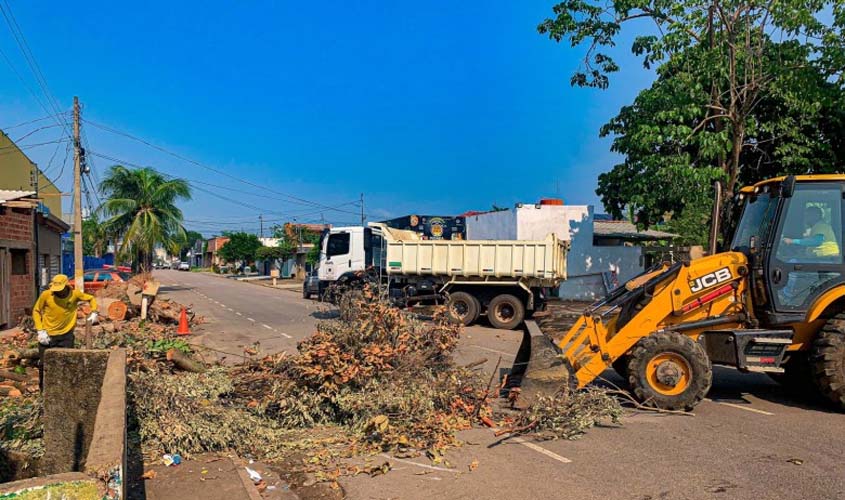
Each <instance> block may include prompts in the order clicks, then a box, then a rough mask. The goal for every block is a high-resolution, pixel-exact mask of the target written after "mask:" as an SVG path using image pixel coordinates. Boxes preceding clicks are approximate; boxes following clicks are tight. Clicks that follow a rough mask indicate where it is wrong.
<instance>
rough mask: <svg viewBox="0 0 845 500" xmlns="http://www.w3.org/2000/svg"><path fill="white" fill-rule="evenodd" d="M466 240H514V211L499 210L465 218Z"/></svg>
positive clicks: (515, 226)
mask: <svg viewBox="0 0 845 500" xmlns="http://www.w3.org/2000/svg"><path fill="white" fill-rule="evenodd" d="M466 225H467V239H468V240H515V239H517V238H516V234H517V229H516V228H517V222H516V212H514V211H513V210H501V211H499V212H487V213H483V214H478V215H471V216H469V217H467V218H466Z"/></svg>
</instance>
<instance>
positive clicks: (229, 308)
mask: <svg viewBox="0 0 845 500" xmlns="http://www.w3.org/2000/svg"><path fill="white" fill-rule="evenodd" d="M226 309H228V310H230V311H232V312H235V310H234V309H232V308H231V307H227V308H226Z"/></svg>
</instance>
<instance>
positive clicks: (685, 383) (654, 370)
mask: <svg viewBox="0 0 845 500" xmlns="http://www.w3.org/2000/svg"><path fill="white" fill-rule="evenodd" d="M630 358H631V359H630V360H629V361H628V382H629V383H630V385H631V389H632V390H633V392H634V395H635V396H636V397H637V399H639V400H640V401H642V402H644V403H645V404H652V405H655V406H657V407H658V408H662V409H665V410H691V409H692V408H693V407H695V405H697V404H698V403H699V402H700V401H701V400H702V399H703V398H704V396H706V395H707V391H709V390H710V384H711V383H712V382H713V368H712V366H711V364H710V359H709V358H708V357H707V353H706V352H705V351H704V348H703V347H702V346H701V345H700V344H698V343H697V342H694V341H693V340H692V339H691V338H689V337H687V336H686V335H683V334H680V333H677V332H664V333H654V334H651V335H649V336H648V337H645V338H643V339H640V341H639V342H637V344H636V345H635V346H634V348H633V349H632V350H631V354H630Z"/></svg>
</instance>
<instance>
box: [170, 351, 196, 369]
mask: <svg viewBox="0 0 845 500" xmlns="http://www.w3.org/2000/svg"><path fill="white" fill-rule="evenodd" d="M167 360H168V361H170V362H172V363H173V364H174V365H175V366H176V368H179V369H180V370H184V371H186V372H192V373H203V372H205V366H204V365H203V364H202V363H200V362H198V361H195V360H193V359H191V358H190V356H188V355H186V354H183V353H182V351H180V350H179V349H170V350H169V351H167Z"/></svg>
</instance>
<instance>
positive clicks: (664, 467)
mask: <svg viewBox="0 0 845 500" xmlns="http://www.w3.org/2000/svg"><path fill="white" fill-rule="evenodd" d="M157 275H158V277H159V278H160V279H161V281H162V283H163V285H167V287H166V288H164V290H166V291H167V293H170V294H173V296H174V298H176V299H177V300H184V301H186V302H193V304H194V306H195V309H196V310H197V312H198V313H199V314H203V315H206V316H207V317H208V319H209V322H208V323H207V324H206V325H204V327H203V333H202V338H203V342H204V343H207V344H208V345H211V346H217V347H219V348H220V349H221V350H223V349H224V348H225V349H231V350H234V351H235V352H240V351H239V350H238V349H239V348H240V347H239V346H243V345H248V344H250V343H251V342H253V341H254V340H258V341H260V342H261V348H262V350H264V351H265V352H272V351H273V350H288V351H290V350H293V349H295V345H296V341H297V340H299V339H302V338H303V337H305V336H307V335H308V334H309V333H310V332H312V331H313V327H314V324H315V323H316V321H317V320H318V319H319V318H320V317H324V316H325V315H327V314H330V311H328V310H326V309H325V308H324V306H321V305H320V304H319V303H317V302H314V301H306V300H303V299H302V298H301V295H300V294H299V293H296V292H294V291H284V290H273V289H269V288H265V287H260V286H256V285H251V284H246V283H239V282H234V281H232V280H226V279H223V278H219V277H215V276H208V275H202V274H193V273H178V272H176V271H158V272H157ZM171 285H175V286H171ZM185 297H193V299H192V300H187V299H185ZM221 304H222V305H221ZM229 308H231V309H232V310H231V311H230V310H229ZM237 312H240V313H241V314H240V315H238V314H237ZM249 318H252V319H253V320H255V321H250V320H249ZM283 334H284V335H283ZM288 336H289V337H291V338H287V337H288ZM520 339H521V333H520V332H509V331H503V330H495V329H492V328H484V327H480V326H474V327H470V328H467V329H466V331H465V332H464V335H463V337H462V339H461V346H460V348H459V352H458V354H457V357H458V358H459V361H460V362H469V361H474V360H478V359H481V358H486V359H487V362H486V363H485V365H484V369H485V370H487V371H488V373H489V372H490V371H492V370H493V368H494V366H495V364H496V362H497V360H498V359H499V356H501V358H502V366H503V367H508V366H510V363H511V362H512V360H513V356H514V354H515V353H516V350H517V347H518V346H519V341H520ZM606 375H607V377H608V378H610V379H611V380H617V381H619V379H618V377H615V375H614V374H612V372H609V373H608V374H606ZM620 382H621V381H620ZM843 428H845V414H842V413H838V412H833V411H831V410H830V409H828V408H825V407H822V406H818V405H814V404H811V403H808V402H805V401H801V400H799V399H796V398H795V397H791V396H789V395H787V394H786V393H785V392H784V391H783V390H782V389H781V388H780V387H779V386H778V385H777V384H774V383H773V382H771V381H770V380H769V379H768V378H767V377H766V376H763V375H759V374H756V375H752V374H749V375H746V374H740V373H738V372H736V371H734V370H730V369H720V368H717V369H716V370H715V377H714V384H713V389H712V391H711V393H710V399H709V400H708V401H705V402H703V403H702V404H700V405H699V406H698V407H697V408H696V410H695V415H694V416H677V415H660V414H654V413H638V414H631V415H629V416H626V417H625V418H624V419H623V422H622V425H621V426H613V427H601V428H594V429H591V430H589V431H588V432H587V434H586V435H585V436H583V437H582V438H580V439H579V440H576V441H543V442H536V441H532V440H530V439H526V440H514V439H510V440H505V441H500V440H498V439H497V438H495V437H493V435H492V432H491V431H490V430H488V429H473V430H471V431H467V432H464V433H462V434H461V437H462V439H463V440H464V441H465V443H466V444H465V445H464V446H462V447H461V448H458V449H456V450H454V451H452V452H450V453H449V454H448V455H447V457H446V458H447V459H448V461H449V463H450V465H451V466H452V467H451V468H449V467H443V466H442V465H432V464H431V462H430V461H428V460H426V459H425V458H416V459H408V460H405V459H403V460H397V459H395V458H389V460H390V461H391V462H392V464H393V470H392V471H391V472H390V473H389V474H386V475H384V476H379V477H374V478H370V477H366V476H358V477H354V478H346V479H344V480H343V481H342V485H343V487H344V489H345V491H346V493H347V496H348V498H352V499H428V498H445V499H472V498H485V499H520V500H521V499H533V498H561V499H568V498H572V499H579V500H580V499H585V500H586V499H631V500H656V499H670V500H675V499H754V500H764V499H796V500H798V499H845V460H843V454H845V432H843ZM382 458H384V457H382ZM382 458H380V457H376V459H382ZM384 459H385V460H387V459H388V458H384ZM474 461H477V464H478V465H477V467H476V468H475V470H473V471H470V470H469V465H470V464H471V463H473V462H474Z"/></svg>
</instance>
